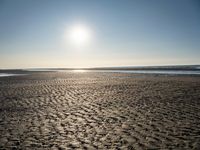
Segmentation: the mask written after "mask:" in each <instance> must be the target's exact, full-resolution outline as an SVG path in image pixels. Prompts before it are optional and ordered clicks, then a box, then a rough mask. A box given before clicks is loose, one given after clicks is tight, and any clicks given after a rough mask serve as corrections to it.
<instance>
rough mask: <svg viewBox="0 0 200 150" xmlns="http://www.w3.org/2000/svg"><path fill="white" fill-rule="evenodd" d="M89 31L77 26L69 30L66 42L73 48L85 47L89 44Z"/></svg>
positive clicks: (82, 26) (87, 28) (84, 27)
mask: <svg viewBox="0 0 200 150" xmlns="http://www.w3.org/2000/svg"><path fill="white" fill-rule="evenodd" d="M91 34H92V33H91V30H90V29H89V27H87V26H84V25H81V24H78V25H74V26H72V27H71V28H69V31H68V35H67V36H68V40H69V42H70V43H71V44H72V45H73V46H78V47H80V46H81V47H82V46H86V45H88V44H89V43H90V42H91V36H92V35H91Z"/></svg>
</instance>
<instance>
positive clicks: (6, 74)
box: [0, 73, 24, 77]
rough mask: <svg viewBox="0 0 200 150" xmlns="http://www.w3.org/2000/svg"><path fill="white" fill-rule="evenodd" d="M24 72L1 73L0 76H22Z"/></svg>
mask: <svg viewBox="0 0 200 150" xmlns="http://www.w3.org/2000/svg"><path fill="white" fill-rule="evenodd" d="M20 75H24V74H10V73H0V77H10V76H20Z"/></svg>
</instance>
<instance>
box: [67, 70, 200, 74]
mask: <svg viewBox="0 0 200 150" xmlns="http://www.w3.org/2000/svg"><path fill="white" fill-rule="evenodd" d="M68 71H70V70H68ZM68 71H67V72H68ZM70 72H76V73H84V72H111V73H112V72H113V73H135V74H166V75H200V70H194V71H193V70H191V71H188V70H71V71H70Z"/></svg>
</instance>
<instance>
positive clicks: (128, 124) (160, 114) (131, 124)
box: [0, 72, 200, 150]
mask: <svg viewBox="0 0 200 150" xmlns="http://www.w3.org/2000/svg"><path fill="white" fill-rule="evenodd" d="M199 93H200V77H198V76H193V77H192V76H165V75H139V74H138V75H134V74H124V73H121V74H120V73H69V72H68V73H67V72H46V73H42V72H41V73H39V72H38V73H34V74H29V75H26V76H13V77H2V78H0V149H41V150H42V149H59V150H61V149H200V94H199Z"/></svg>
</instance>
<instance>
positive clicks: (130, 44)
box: [0, 0, 200, 68]
mask: <svg viewBox="0 0 200 150" xmlns="http://www.w3.org/2000/svg"><path fill="white" fill-rule="evenodd" d="M77 24H79V25H84V26H86V27H87V28H88V29H89V30H90V31H91V33H90V34H91V35H92V36H91V39H90V43H89V44H87V45H84V46H82V47H79V48H77V47H76V46H75V45H72V44H71V43H69V39H67V38H66V36H67V34H68V30H70V28H72V27H73V26H76V25H77ZM186 64H200V1H199V0H167V1H166V0H17V1H15V0H0V68H49V67H66V68H68V67H70V68H71V67H111V66H152V65H155V66H157V65H186Z"/></svg>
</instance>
